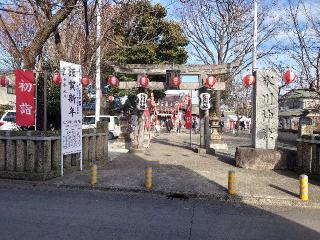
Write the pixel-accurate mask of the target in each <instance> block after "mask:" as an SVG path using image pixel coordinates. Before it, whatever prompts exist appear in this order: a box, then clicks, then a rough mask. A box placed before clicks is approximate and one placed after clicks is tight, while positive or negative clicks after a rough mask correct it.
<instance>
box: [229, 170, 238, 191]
mask: <svg viewBox="0 0 320 240" xmlns="http://www.w3.org/2000/svg"><path fill="white" fill-rule="evenodd" d="M228 193H229V194H231V195H234V194H236V173H235V172H234V171H229V173H228Z"/></svg>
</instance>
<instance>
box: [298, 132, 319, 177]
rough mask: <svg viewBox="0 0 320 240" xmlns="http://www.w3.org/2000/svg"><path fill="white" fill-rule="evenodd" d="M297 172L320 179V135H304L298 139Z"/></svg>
mask: <svg viewBox="0 0 320 240" xmlns="http://www.w3.org/2000/svg"><path fill="white" fill-rule="evenodd" d="M297 153H298V159H297V163H296V165H295V171H296V172H298V173H305V174H308V175H311V176H314V177H317V178H320V135H311V136H308V135H304V136H301V137H300V138H299V139H298V145H297Z"/></svg>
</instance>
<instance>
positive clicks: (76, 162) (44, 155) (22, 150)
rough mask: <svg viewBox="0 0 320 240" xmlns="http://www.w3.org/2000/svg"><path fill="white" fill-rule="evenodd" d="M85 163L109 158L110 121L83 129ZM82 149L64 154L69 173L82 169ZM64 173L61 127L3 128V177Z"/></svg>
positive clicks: (0, 136)
mask: <svg viewBox="0 0 320 240" xmlns="http://www.w3.org/2000/svg"><path fill="white" fill-rule="evenodd" d="M82 142H83V146H82V159H83V166H84V167H87V166H89V165H90V164H91V163H97V164H104V163H106V162H107V160H108V125H107V124H101V125H100V126H99V128H98V129H86V130H83V137H82ZM79 166H80V153H78V154H70V155H65V156H64V163H63V167H64V171H65V172H66V173H68V172H71V171H76V170H79V168H80V167H79ZM60 175H61V140H60V131H46V132H41V131H0V178H13V179H25V180H46V179H50V178H54V177H57V176H60Z"/></svg>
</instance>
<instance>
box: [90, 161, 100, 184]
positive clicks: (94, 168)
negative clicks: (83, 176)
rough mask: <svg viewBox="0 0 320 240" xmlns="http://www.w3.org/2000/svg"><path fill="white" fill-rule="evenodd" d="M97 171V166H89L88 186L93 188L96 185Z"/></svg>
mask: <svg viewBox="0 0 320 240" xmlns="http://www.w3.org/2000/svg"><path fill="white" fill-rule="evenodd" d="M97 170H98V167H97V165H96V164H93V165H92V166H91V179H90V184H91V186H92V187H94V186H95V185H96V184H97Z"/></svg>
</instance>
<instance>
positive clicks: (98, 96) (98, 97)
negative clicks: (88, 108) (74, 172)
mask: <svg viewBox="0 0 320 240" xmlns="http://www.w3.org/2000/svg"><path fill="white" fill-rule="evenodd" d="M101 9H102V1H101V0H98V6H97V42H98V44H99V46H98V48H97V52H96V110H95V124H96V126H97V122H98V121H99V118H100V105H101V83H100V82H101V81H100V80H101V73H100V61H101V59H100V57H101V56H100V55H101V47H100V36H101Z"/></svg>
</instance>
